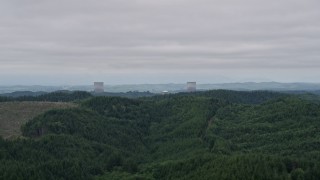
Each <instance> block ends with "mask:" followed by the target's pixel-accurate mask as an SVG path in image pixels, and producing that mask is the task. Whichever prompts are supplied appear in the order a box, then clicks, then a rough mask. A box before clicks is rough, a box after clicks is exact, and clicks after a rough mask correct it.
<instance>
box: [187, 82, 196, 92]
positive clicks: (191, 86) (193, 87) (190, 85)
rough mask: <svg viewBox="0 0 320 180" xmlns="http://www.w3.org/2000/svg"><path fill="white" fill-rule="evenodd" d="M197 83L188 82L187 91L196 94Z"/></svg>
mask: <svg viewBox="0 0 320 180" xmlns="http://www.w3.org/2000/svg"><path fill="white" fill-rule="evenodd" d="M196 90H197V83H196V82H187V91H188V92H196Z"/></svg>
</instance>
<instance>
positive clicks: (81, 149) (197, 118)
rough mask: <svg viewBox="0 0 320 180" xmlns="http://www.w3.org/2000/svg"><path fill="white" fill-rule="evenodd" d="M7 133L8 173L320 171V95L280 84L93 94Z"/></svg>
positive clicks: (216, 175) (201, 175) (300, 174)
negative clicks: (291, 91) (13, 134)
mask: <svg viewBox="0 0 320 180" xmlns="http://www.w3.org/2000/svg"><path fill="white" fill-rule="evenodd" d="M78 103H80V105H79V106H78V107H76V108H71V109H64V110H50V111H48V112H46V113H44V114H41V115H39V116H38V117H36V118H34V119H32V120H30V121H29V122H27V123H26V124H25V125H24V126H23V127H22V132H23V135H24V137H21V138H20V139H16V140H13V141H12V140H11V141H8V140H3V139H0V179H99V180H101V179H320V170H319V169H320V151H319V149H320V105H319V103H318V102H317V100H315V99H310V97H309V96H308V98H305V97H302V96H296V95H287V94H281V93H275V92H266V91H254V92H238V91H225V90H217V91H208V92H199V93H179V94H175V95H164V96H154V97H145V98H139V99H127V98H120V97H88V98H85V99H83V100H81V101H78Z"/></svg>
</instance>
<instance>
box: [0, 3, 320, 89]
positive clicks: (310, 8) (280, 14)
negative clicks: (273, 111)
mask: <svg viewBox="0 0 320 180" xmlns="http://www.w3.org/2000/svg"><path fill="white" fill-rule="evenodd" d="M319 7H320V1H318V0H304V1H301V0H281V1H278V0H270V1H264V0H241V1H239V0H224V1H217V0H159V1H153V0H106V1H101V0H90V1H89V0H56V1H50V0H28V1H21V0H3V1H1V2H0V42H1V43H0V63H1V65H0V75H1V76H0V83H4V84H5V83H8V82H9V80H8V78H4V77H5V76H6V77H8V76H12V75H15V77H16V79H19V78H18V77H19V76H18V75H21V77H22V78H21V83H24V82H26V81H28V79H30V78H31V77H33V78H36V77H38V76H43V77H45V76H50V77H56V78H60V79H61V75H66V74H67V75H68V74H69V75H70V77H71V76H74V77H77V76H80V75H82V76H85V75H87V76H88V77H90V78H87V79H86V78H82V79H81V80H78V81H77V82H75V83H85V81H91V80H92V79H95V78H97V77H100V78H102V79H106V81H112V80H110V77H112V78H113V79H117V75H119V74H122V75H123V77H126V76H131V77H137V78H141V77H143V78H142V79H140V80H139V81H137V82H140V81H146V82H153V80H161V81H165V80H166V78H165V77H163V76H162V75H159V73H161V74H168V76H170V77H171V79H170V81H181V80H182V79H181V78H180V75H179V73H182V74H183V73H184V74H186V78H185V79H183V80H187V78H190V77H198V78H199V79H195V80H198V81H202V78H203V77H208V76H216V75H219V76H226V77H228V78H229V79H231V81H242V80H248V79H249V80H250V78H252V77H254V76H256V77H255V79H270V80H275V81H277V80H279V81H302V80H303V81H318V80H317V78H311V79H310V76H313V77H314V76H320V73H318V71H319V70H320V59H319V58H320V21H319V18H320V11H319V10H318V8H319ZM281 72H282V74H281ZM178 76H179V78H176V79H175V78H174V77H178ZM12 77H13V76H12ZM24 77H28V78H24ZM74 77H73V78H70V79H73V80H74V79H75V78H74ZM119 77H120V76H119ZM156 77H158V78H156ZM239 77H240V78H239ZM121 78H122V77H121ZM153 78H154V79H153ZM64 79H68V78H64ZM207 79H209V78H206V81H209V80H207ZM43 81H44V80H43V79H40V78H39V83H43ZM114 81H115V80H114ZM15 82H19V81H18V80H15ZM32 82H35V80H33V81H32ZM66 82H67V81H65V82H64V81H63V80H62V82H61V83H66ZM127 83H135V81H132V80H130V81H128V82H127ZM155 83H156V82H155Z"/></svg>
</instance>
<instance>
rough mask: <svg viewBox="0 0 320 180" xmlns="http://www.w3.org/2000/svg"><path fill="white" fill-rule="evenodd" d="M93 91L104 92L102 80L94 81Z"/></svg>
mask: <svg viewBox="0 0 320 180" xmlns="http://www.w3.org/2000/svg"><path fill="white" fill-rule="evenodd" d="M94 92H95V93H103V92H104V87H103V82H94Z"/></svg>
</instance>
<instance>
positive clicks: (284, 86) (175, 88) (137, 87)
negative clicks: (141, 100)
mask: <svg viewBox="0 0 320 180" xmlns="http://www.w3.org/2000/svg"><path fill="white" fill-rule="evenodd" d="M185 89H186V84H173V83H170V84H129V85H105V91H106V92H117V93H119V92H129V91H138V92H148V91H149V92H151V93H161V92H162V91H169V92H173V93H174V92H182V91H185ZM197 89H198V90H199V91H202V90H212V89H227V90H241V91H251V90H272V91H312V92H317V91H320V83H278V82H261V83H255V82H246V83H223V84H198V85H197ZM59 90H68V91H75V90H79V91H88V92H90V91H93V85H79V86H0V94H5V93H12V92H17V91H19V93H18V94H17V93H16V94H12V96H16V95H19V96H20V95H21V94H23V93H26V94H29V95H30V92H36V93H33V94H32V93H31V95H39V94H41V93H45V92H53V91H59Z"/></svg>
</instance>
